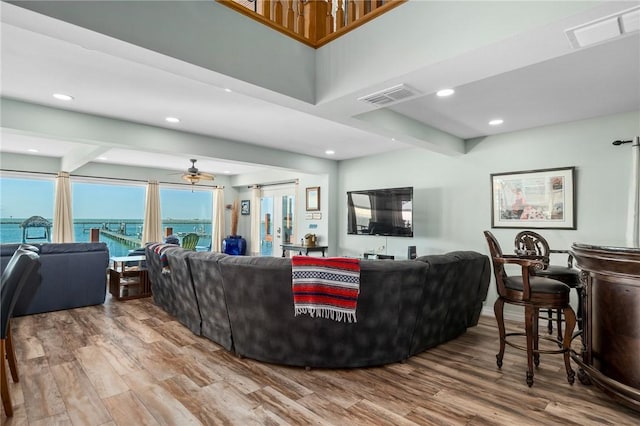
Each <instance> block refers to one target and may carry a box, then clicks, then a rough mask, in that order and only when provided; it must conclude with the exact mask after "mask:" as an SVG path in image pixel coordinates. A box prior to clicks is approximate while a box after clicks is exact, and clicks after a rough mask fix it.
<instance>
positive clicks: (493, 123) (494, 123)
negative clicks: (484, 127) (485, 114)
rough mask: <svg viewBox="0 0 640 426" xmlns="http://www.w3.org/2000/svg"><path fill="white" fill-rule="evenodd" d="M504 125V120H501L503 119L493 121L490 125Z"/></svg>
mask: <svg viewBox="0 0 640 426" xmlns="http://www.w3.org/2000/svg"><path fill="white" fill-rule="evenodd" d="M502 123H504V120H503V119H501V118H496V119H495V120H491V121H490V122H489V125H491V126H499V125H501V124H502Z"/></svg>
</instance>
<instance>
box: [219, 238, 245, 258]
mask: <svg viewBox="0 0 640 426" xmlns="http://www.w3.org/2000/svg"><path fill="white" fill-rule="evenodd" d="M222 252H223V253H226V254H231V255H234V256H244V255H245V254H246V253H247V240H245V239H244V238H242V236H240V235H227V238H225V239H224V240H222Z"/></svg>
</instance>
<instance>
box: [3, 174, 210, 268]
mask: <svg viewBox="0 0 640 426" xmlns="http://www.w3.org/2000/svg"><path fill="white" fill-rule="evenodd" d="M54 188H55V180H54V178H53V177H48V178H46V179H31V178H5V177H3V178H0V206H1V207H0V242H1V243H20V242H22V239H23V228H22V227H21V226H20V225H21V224H22V223H23V222H24V221H25V220H26V219H27V218H30V217H32V216H41V217H43V218H45V219H46V220H48V221H49V222H51V223H53V208H54ZM71 191H72V200H73V207H72V208H73V218H74V231H75V233H74V237H75V241H76V242H86V241H89V239H90V229H91V228H98V229H100V230H101V231H100V241H103V242H105V243H106V244H107V246H108V247H109V254H110V255H111V256H126V255H127V254H128V253H129V251H130V250H132V249H134V248H136V247H139V246H140V245H141V244H140V236H141V235H142V222H143V217H144V201H145V185H144V184H136V185H132V184H130V183H126V184H118V183H115V184H111V183H109V184H103V183H91V182H72V184H71ZM212 202H213V197H212V193H211V191H210V190H194V191H193V192H192V190H191V188H189V189H174V188H162V187H161V188H160V204H161V211H162V218H163V219H162V227H163V230H164V229H165V228H167V227H170V228H173V234H174V235H176V236H177V237H178V238H179V239H181V238H182V237H183V236H184V235H186V234H188V233H196V234H198V236H199V239H198V243H197V249H198V250H208V249H209V248H210V247H211V222H212V211H213V209H212ZM53 227H54V228H55V223H53ZM163 233H164V231H163ZM115 235H125V236H127V237H129V238H128V240H130V242H129V243H123V242H121V239H118V238H116V237H115ZM30 236H31V237H35V238H33V239H29V240H28V241H29V242H46V238H37V237H38V236H41V237H44V235H43V234H40V235H39V234H38V233H37V232H36V233H32V234H31V235H30Z"/></svg>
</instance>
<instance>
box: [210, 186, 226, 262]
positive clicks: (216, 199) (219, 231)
mask: <svg viewBox="0 0 640 426" xmlns="http://www.w3.org/2000/svg"><path fill="white" fill-rule="evenodd" d="M211 230H212V232H211V234H212V235H211V251H214V252H221V251H222V239H223V238H224V189H223V188H216V189H214V190H213V223H212V226H211Z"/></svg>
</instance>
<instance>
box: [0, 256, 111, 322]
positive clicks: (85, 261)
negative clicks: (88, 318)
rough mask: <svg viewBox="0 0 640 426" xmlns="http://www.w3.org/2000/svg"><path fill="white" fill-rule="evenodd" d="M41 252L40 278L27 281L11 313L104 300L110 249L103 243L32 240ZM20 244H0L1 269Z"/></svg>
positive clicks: (54, 309)
mask: <svg viewBox="0 0 640 426" xmlns="http://www.w3.org/2000/svg"><path fill="white" fill-rule="evenodd" d="M32 245H33V246H35V247H37V248H38V250H39V254H40V263H41V267H40V275H41V276H42V281H41V282H38V281H32V282H27V283H26V284H25V287H24V288H23V290H22V292H21V295H20V298H19V299H18V301H17V302H16V306H15V308H14V311H13V315H15V316H19V315H29V314H37V313H41V312H50V311H58V310H62V309H72V308H80V307H83V306H90V305H99V304H101V303H104V300H105V297H106V292H107V272H106V271H107V267H108V266H109V249H108V248H107V245H106V244H105V243H43V244H32ZM19 246H20V244H1V245H0V269H1V270H2V271H4V268H5V267H6V266H7V263H8V262H9V259H11V256H13V253H14V252H15V251H16V250H17V248H18V247H19Z"/></svg>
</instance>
